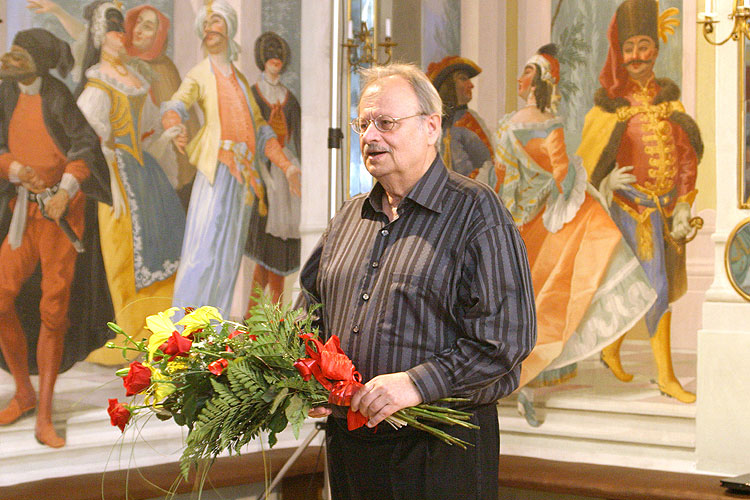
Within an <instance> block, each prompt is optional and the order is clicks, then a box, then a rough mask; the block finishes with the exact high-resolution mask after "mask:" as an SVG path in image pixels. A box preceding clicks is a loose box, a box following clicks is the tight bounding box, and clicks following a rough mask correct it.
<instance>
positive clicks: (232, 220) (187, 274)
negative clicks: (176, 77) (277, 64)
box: [162, 0, 300, 315]
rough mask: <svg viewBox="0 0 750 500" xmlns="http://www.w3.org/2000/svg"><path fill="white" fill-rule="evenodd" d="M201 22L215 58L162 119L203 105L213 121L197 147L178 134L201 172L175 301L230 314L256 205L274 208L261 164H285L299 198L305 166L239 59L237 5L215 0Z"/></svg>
mask: <svg viewBox="0 0 750 500" xmlns="http://www.w3.org/2000/svg"><path fill="white" fill-rule="evenodd" d="M195 27H196V31H197V32H198V34H199V36H200V37H201V38H202V40H203V46H204V48H205V50H206V51H207V52H208V57H207V58H206V59H204V60H203V61H202V62H201V63H199V64H198V65H197V66H195V67H194V68H193V69H191V70H190V71H189V72H188V74H187V75H186V76H185V79H184V80H183V81H182V84H181V85H180V88H179V89H178V90H177V92H176V93H175V94H174V95H173V96H172V99H171V100H170V101H168V102H166V103H163V104H162V111H163V113H162V122H163V124H164V125H165V126H166V127H167V128H169V127H172V126H174V125H178V124H182V122H183V121H184V120H186V119H187V117H188V115H187V110H188V109H190V107H191V106H192V105H193V104H194V103H195V102H197V103H198V105H199V106H200V107H201V109H202V110H203V116H204V118H205V123H204V125H203V127H202V128H201V129H200V131H199V132H198V134H197V135H196V136H195V137H194V138H193V139H192V141H191V142H190V144H187V133H182V134H180V135H179V136H178V137H177V138H176V139H175V145H177V146H178V147H179V148H180V149H182V148H184V147H185V145H187V148H186V151H187V154H188V157H189V158H190V162H191V163H192V164H193V165H195V166H196V168H197V169H198V172H197V174H196V179H195V183H194V185H193V191H192V194H191V195H190V206H189V207H188V214H187V226H186V228H185V238H184V239H183V243H182V255H181V257H180V267H179V269H178V271H177V278H176V281H175V290H174V304H175V305H176V306H178V307H184V306H192V307H196V306H201V305H211V306H215V307H218V308H219V309H221V310H222V311H223V312H224V313H225V314H227V315H228V314H229V313H230V307H231V305H232V296H233V292H234V285H235V282H236V279H237V274H238V272H239V268H240V260H241V257H242V254H243V251H244V249H245V240H246V238H247V234H248V223H249V219H250V207H251V206H253V205H255V206H256V207H257V210H258V213H259V214H260V215H261V216H265V215H266V214H267V213H268V199H267V197H266V194H265V191H264V189H263V183H262V181H261V177H260V173H261V169H265V168H267V167H268V168H278V169H281V171H282V172H283V173H284V176H285V179H286V180H287V182H288V186H289V190H290V191H291V192H292V193H294V194H295V195H296V196H299V187H300V169H299V167H298V166H296V165H294V164H293V163H292V162H291V161H290V160H289V158H287V156H286V155H285V154H284V152H283V151H282V146H281V144H280V143H279V141H278V139H277V138H276V134H275V133H274V131H273V129H272V128H271V127H270V126H269V125H268V123H267V122H266V121H265V120H264V119H263V115H262V114H261V111H260V109H259V107H258V105H257V103H256V102H255V99H254V98H253V96H252V92H251V91H250V85H249V84H248V83H247V80H246V79H245V77H244V76H243V75H242V73H240V72H239V70H238V69H237V68H236V67H235V66H234V64H233V63H232V61H234V60H235V59H236V58H237V56H238V53H239V47H238V46H237V44H236V43H235V41H234V40H233V38H234V36H235V35H236V34H237V13H236V12H235V10H234V9H233V8H232V7H231V6H230V5H229V4H228V3H227V2H226V1H224V0H214V1H213V2H209V3H208V4H207V5H204V6H203V7H201V9H200V11H199V12H198V16H197V18H196V21H195ZM267 160H270V164H269V165H267V164H266V161H267Z"/></svg>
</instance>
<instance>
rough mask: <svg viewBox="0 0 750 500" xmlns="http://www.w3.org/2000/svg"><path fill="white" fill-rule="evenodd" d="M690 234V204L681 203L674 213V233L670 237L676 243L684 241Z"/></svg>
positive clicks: (676, 206)
mask: <svg viewBox="0 0 750 500" xmlns="http://www.w3.org/2000/svg"><path fill="white" fill-rule="evenodd" d="M689 232H690V204H689V203H685V202H680V203H678V204H677V205H675V207H674V212H673V213H672V232H671V233H670V235H671V236H672V238H674V239H675V240H676V241H682V240H684V239H685V237H686V236H687V235H688V233H689Z"/></svg>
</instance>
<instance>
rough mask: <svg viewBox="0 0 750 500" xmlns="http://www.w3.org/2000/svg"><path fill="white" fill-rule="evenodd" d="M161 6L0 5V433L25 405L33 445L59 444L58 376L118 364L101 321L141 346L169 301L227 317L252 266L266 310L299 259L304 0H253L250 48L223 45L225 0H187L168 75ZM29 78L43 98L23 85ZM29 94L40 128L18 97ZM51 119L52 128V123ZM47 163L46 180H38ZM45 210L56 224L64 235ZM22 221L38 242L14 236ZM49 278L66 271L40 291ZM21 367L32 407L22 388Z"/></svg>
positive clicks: (161, 0)
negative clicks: (2, 27)
mask: <svg viewBox="0 0 750 500" xmlns="http://www.w3.org/2000/svg"><path fill="white" fill-rule="evenodd" d="M191 8H193V7H191ZM173 9H174V2H173V1H172V0H150V1H149V2H141V1H133V0H131V1H125V2H122V3H121V2H106V1H103V0H96V1H94V2H89V3H83V2H77V1H73V0H59V1H57V2H53V1H51V0H28V1H27V2H13V5H12V6H9V8H8V12H7V15H8V18H9V19H14V20H16V21H18V22H17V23H13V27H14V29H13V31H12V32H10V33H9V34H8V37H9V40H8V45H10V42H11V41H12V40H13V39H14V38H15V43H16V45H18V46H20V47H21V49H14V50H15V51H16V52H19V51H20V52H19V55H17V56H13V57H14V59H13V60H16V59H17V60H18V61H24V64H27V66H28V67H26V66H19V68H15V67H11V68H10V69H8V70H7V71H6V69H5V67H4V68H3V72H4V73H3V83H2V87H0V88H1V89H2V93H3V94H2V95H3V98H2V100H0V102H2V110H0V124H2V138H0V168H2V174H3V175H1V176H0V195H1V196H2V198H0V201H1V202H2V203H0V228H1V229H2V234H1V238H0V239H1V240H2V241H3V243H2V247H0V253H1V254H2V257H1V259H2V261H3V263H4V265H3V270H4V271H3V272H6V271H7V272H9V273H11V274H12V275H11V274H8V275H7V276H6V275H3V280H2V281H3V283H7V284H8V286H7V287H6V288H5V289H4V293H3V306H2V310H1V311H0V314H2V317H3V319H4V320H3V321H2V326H0V328H3V329H4V330H3V331H0V333H1V334H2V335H3V339H4V341H3V342H2V347H3V356H2V357H1V358H0V366H2V368H4V369H6V370H9V371H11V372H12V374H13V376H14V380H15V381H16V391H15V395H14V396H11V395H10V394H8V396H9V397H8V399H7V400H6V398H5V397H4V396H5V394H3V402H2V405H3V407H2V408H0V425H7V424H10V423H13V422H15V421H16V420H18V419H19V418H20V417H21V416H23V415H25V414H27V413H28V412H30V411H31V410H33V409H34V408H35V407H37V406H38V408H39V410H38V417H37V426H36V436H37V438H38V439H39V440H40V441H41V442H43V443H44V444H47V445H49V446H52V447H58V446H63V445H64V444H65V440H64V439H63V438H62V437H61V436H60V435H58V434H56V433H55V430H54V428H53V426H52V425H51V420H50V418H51V417H50V413H51V404H52V393H53V390H54V384H55V378H56V375H57V373H58V372H61V371H65V370H67V369H69V368H71V367H72V365H73V364H75V363H76V362H77V361H80V360H82V359H84V358H86V359H87V360H88V361H92V362H95V363H99V364H104V365H114V364H122V363H123V362H124V360H123V357H122V353H121V352H120V350H113V349H106V348H104V347H102V346H103V345H104V343H105V342H106V341H107V340H108V339H109V338H110V332H108V331H107V328H106V322H107V321H110V320H116V322H117V323H118V325H120V326H122V327H123V329H124V330H125V331H126V332H128V333H129V334H131V335H133V336H134V337H135V338H142V337H145V336H147V334H148V331H147V330H145V329H144V326H145V318H146V317H147V316H148V315H150V314H154V313H156V312H158V311H161V310H164V309H167V308H168V307H170V306H178V307H197V306H201V305H213V306H216V307H218V308H219V309H220V310H222V311H223V314H224V315H225V317H229V314H230V308H231V306H232V301H233V298H234V294H235V285H236V283H237V281H238V274H239V273H240V262H241V260H242V258H243V256H245V257H248V258H249V259H250V260H251V261H252V262H253V263H254V273H253V277H252V281H253V285H254V286H258V287H261V288H263V289H267V290H268V291H269V293H270V294H271V295H272V296H273V297H274V298H275V299H277V300H281V297H282V292H283V290H284V285H285V280H286V278H287V277H288V276H290V275H291V274H293V273H294V272H295V271H296V270H297V269H298V268H299V265H300V240H299V220H300V183H301V168H300V167H301V166H300V157H301V150H300V148H301V144H300V114H301V113H300V105H299V101H298V99H297V96H298V95H299V92H300V85H301V82H300V78H299V74H300V61H299V57H298V56H297V55H298V54H299V51H300V11H301V2H300V0H289V1H271V0H264V1H263V2H262V9H261V11H260V12H259V13H255V14H256V15H260V17H261V18H260V20H256V19H253V20H247V22H253V23H255V22H257V23H258V24H259V25H260V26H261V29H262V35H261V36H259V37H258V38H257V40H256V41H255V43H254V45H253V46H250V47H239V45H238V42H237V40H239V38H240V37H239V34H238V29H239V26H240V25H241V22H242V21H243V20H242V19H240V18H239V17H238V13H237V12H236V11H235V9H234V8H233V7H232V6H231V5H230V4H229V3H228V2H226V1H225V0H214V1H213V2H208V3H207V4H206V5H203V3H202V2H201V4H200V5H198V6H197V7H195V10H196V26H195V27H194V26H192V25H191V26H181V27H179V32H180V38H181V39H187V38H188V37H194V39H193V40H192V41H191V42H190V43H192V44H194V45H195V47H196V50H198V47H200V46H202V47H203V49H204V54H205V59H203V61H202V62H200V63H198V64H197V65H196V66H195V67H193V68H182V67H181V68H179V70H178V68H177V66H176V65H175V61H173V60H172V58H171V55H172V54H173V50H172V49H173V45H172V41H173V40H174V38H175V31H176V27H175V26H173V25H172V22H171V19H172V16H173V13H174V10H173ZM242 13H243V15H247V11H244V12H242ZM258 21H259V22H258ZM9 24H10V23H9ZM186 43H188V42H186ZM240 50H244V51H246V52H250V53H251V54H254V61H255V63H256V65H257V66H258V69H259V70H260V71H261V73H260V77H259V78H258V80H257V81H253V82H249V81H248V80H247V79H246V78H245V77H244V76H243V74H242V71H241V70H240V68H239V67H237V65H236V62H235V61H236V59H237V57H236V56H237V54H238V53H239V51H240ZM27 53H28V54H27ZM13 54H15V52H13ZM20 64H21V63H19V65H20ZM14 70H15V71H17V72H18V73H13V71H14ZM24 71H26V72H25V73H24ZM50 71H51V73H50ZM37 77H41V79H38V78H37ZM58 77H59V78H58ZM42 80H43V81H44V82H45V83H44V84H42V86H41V90H40V89H39V88H37V87H34V85H36V83H34V84H32V83H31V82H35V81H42ZM16 82H18V85H17V84H16ZM27 84H28V85H30V87H29V88H28V89H27V87H25V85H27ZM65 87H67V90H65ZM19 88H21V89H23V92H22V93H20V97H19ZM50 88H54V89H55V95H54V96H53V95H51V94H50V90H49V89H50ZM34 93H40V94H41V95H42V109H43V110H44V112H43V113H44V117H45V120H44V121H43V122H42V120H35V119H34V114H33V113H34V111H33V108H28V106H27V105H26V104H25V103H26V97H25V96H26V95H27V94H29V95H34ZM47 101H49V104H47ZM16 103H18V104H16ZM50 106H52V107H50ZM19 107H20V108H22V110H23V113H24V120H27V118H26V116H27V115H29V118H28V121H23V120H21V119H20V113H21V112H20V111H19V112H18V113H16V110H17V109H19ZM57 107H62V108H61V109H57ZM53 108H54V109H53ZM49 110H52V111H53V112H54V113H55V116H60V117H65V118H66V120H65V121H63V122H62V123H59V124H58V123H55V124H52V123H51V122H50V121H49V120H48V119H47V113H48V112H49ZM197 110H200V112H196V111H197ZM229 110H231V114H230V112H229ZM17 115H18V116H17ZM199 116H200V117H201V118H200V120H199V118H198V117H199ZM37 118H38V117H37ZM42 123H43V126H40V124H42ZM45 126H46V132H45ZM19 134H21V135H20V136H19ZM24 134H26V135H28V137H34V138H35V139H37V140H40V141H41V140H42V139H44V140H47V139H49V140H47V142H46V143H45V144H47V145H48V146H49V148H48V149H49V154H48V155H47V156H44V158H41V157H37V156H38V155H37V156H34V155H33V154H32V155H31V156H29V154H30V153H29V152H28V151H26V150H25V149H23V145H22V144H21V143H19V142H18V139H17V138H18V137H21V136H24ZM19 144H21V145H20V146H19ZM71 151H74V152H76V153H75V154H74V155H73V156H71V154H72V153H70V152H71ZM66 153H67V155H68V157H67V159H66ZM45 162H46V163H45ZM50 162H56V163H55V169H56V170H55V172H56V173H54V172H52V171H50V172H52V173H50V172H47V171H45V172H46V173H45V174H44V175H42V174H37V172H38V171H41V170H40V169H42V168H48V165H47V163H50ZM9 181H10V182H9ZM17 186H18V187H17ZM47 188H49V190H47V191H45V189H47ZM22 190H23V191H22ZM43 192H46V193H48V195H45V196H46V197H48V198H49V201H47V198H45V197H41V195H39V196H37V195H36V193H43ZM21 195H23V196H21ZM64 195H68V196H67V197H65V200H63V197H64ZM67 198H70V200H69V202H68V199H67ZM16 199H18V200H21V199H22V201H23V202H20V201H15V202H13V203H15V204H13V203H10V202H12V201H13V200H16ZM43 209H46V210H47V213H46V215H48V216H49V217H50V218H51V219H55V220H57V219H65V220H67V221H68V222H69V224H68V226H69V229H70V231H68V232H69V233H70V234H69V235H66V234H65V233H63V232H62V230H61V229H59V227H58V226H57V225H56V224H55V222H53V221H52V220H47V219H45V218H44V215H45V212H43V211H42V210H43ZM21 211H23V214H25V215H26V217H25V220H22V218H21V217H20V216H18V215H17V213H22V212H21ZM61 214H63V215H61ZM37 219H39V222H37ZM19 221H20V222H19ZM27 221H28V222H27ZM33 224H41V226H40V227H44V228H47V229H45V231H47V232H49V231H51V233H50V234H49V235H47V237H45V238H44V239H41V240H39V241H37V240H34V239H31V240H28V241H27V239H28V238H30V236H27V233H29V234H30V231H32V229H34V228H35V227H36V226H34V225H33ZM48 226H49V227H48ZM52 233H54V234H52ZM6 234H8V237H7V238H6ZM74 239H80V241H79V242H78V243H77V244H78V245H80V246H82V248H83V249H85V252H84V253H80V254H78V253H77V252H76V249H75V247H74V246H73V243H72V242H71V240H74ZM37 247H39V248H40V249H39V250H37ZM42 247H44V248H43V249H42ZM17 248H20V249H21V250H23V252H20V253H23V255H22V256H20V257H18V258H16V257H17V255H20V253H19V252H18V251H16V249H17ZM27 250H28V251H27ZM63 250H64V251H63ZM35 255H38V256H39V257H35ZM11 261H13V262H16V261H17V263H18V265H17V266H6V265H5V263H6V262H11ZM39 262H41V264H40V265H38V263H39ZM35 268H36V270H35ZM58 268H63V269H65V270H66V273H64V277H62V274H60V276H61V278H60V279H58V281H57V282H53V281H52V278H51V277H52V276H53V275H56V274H59V273H60V271H59V269H58ZM6 278H7V279H6ZM58 282H59V283H58ZM22 284H23V289H21V285H22ZM53 292H54V293H55V294H57V295H55V296H53V295H52V293H53ZM16 297H18V298H17V299H16ZM68 297H72V298H71V299H68ZM14 300H15V302H14ZM40 302H41V304H42V305H41V306H40V305H39V304H40ZM68 303H70V307H68ZM249 305H252V302H251V303H250V304H249ZM249 305H248V307H249ZM40 311H41V314H40ZM244 311H245V309H243V312H244ZM178 314H179V313H178ZM240 314H241V313H240ZM237 319H239V318H237ZM8 325H9V326H8ZM24 330H25V335H24ZM66 330H69V331H67V336H65V332H66ZM24 337H27V340H25V339H24ZM63 337H64V338H65V342H64V352H63V342H62V339H63ZM5 339H10V340H8V341H7V342H6V341H5ZM37 339H38V340H37ZM37 341H38V344H37ZM115 342H116V343H118V344H121V345H122V344H124V343H125V340H124V338H117V339H115ZM37 345H38V346H39V347H37ZM46 346H49V347H48V348H47V347H46ZM92 351H93V352H92ZM37 352H39V353H40V354H39V356H38V357H37ZM47 352H48V353H52V354H45V353H47ZM87 355H88V357H87ZM36 373H39V374H40V393H39V397H38V403H37V397H36V395H35V392H34V389H33V388H32V387H31V384H30V382H28V380H29V379H28V376H29V374H36Z"/></svg>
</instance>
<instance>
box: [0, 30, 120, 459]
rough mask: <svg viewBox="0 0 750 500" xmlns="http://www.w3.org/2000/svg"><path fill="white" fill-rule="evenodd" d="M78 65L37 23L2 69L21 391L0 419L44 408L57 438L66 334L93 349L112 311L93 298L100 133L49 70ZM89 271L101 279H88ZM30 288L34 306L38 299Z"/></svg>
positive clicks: (2, 142)
mask: <svg viewBox="0 0 750 500" xmlns="http://www.w3.org/2000/svg"><path fill="white" fill-rule="evenodd" d="M72 65H73V57H72V55H71V53H70V47H69V46H68V44H67V43H65V42H63V41H62V40H59V39H58V38H57V37H55V36H54V35H53V34H52V33H50V32H49V31H46V30H43V29H39V28H34V29H30V30H25V31H21V32H19V33H18V34H17V35H16V36H15V38H14V40H13V44H12V46H11V50H10V52H9V53H7V54H5V55H3V57H2V68H1V69H0V78H1V79H2V80H3V82H2V84H0V131H1V134H0V192H1V193H2V194H0V202H1V203H0V227H2V228H4V229H3V232H2V234H1V235H0V237H1V238H2V245H1V246H0V262H2V265H0V348H2V354H3V358H4V361H5V363H6V364H7V366H8V368H9V370H10V373H11V374H12V375H13V380H14V382H15V393H14V395H13V398H12V399H11V400H10V403H9V404H8V405H7V406H6V407H5V408H3V409H2V410H0V425H8V424H10V423H13V422H15V421H16V420H18V419H19V418H20V417H22V416H23V415H25V414H27V413H29V412H31V411H33V410H34V409H35V408H36V412H37V415H36V426H35V429H34V435H35V436H36V439H37V440H38V441H39V442H40V443H42V444H45V445H48V446H51V447H54V448H59V447H61V446H63V445H64V444H65V439H64V438H62V437H61V436H59V435H58V434H57V432H56V431H55V428H54V426H53V424H52V396H53V393H54V387H55V382H56V380H57V374H58V372H59V370H60V368H61V364H62V359H63V350H64V341H65V338H66V334H70V335H69V336H68V338H67V343H68V344H71V345H72V344H79V345H78V347H77V349H79V351H80V350H81V349H83V355H84V356H85V354H88V352H90V351H91V349H92V348H95V347H100V346H101V345H102V344H103V343H104V341H105V340H106V337H105V336H103V335H101V333H100V334H99V335H95V334H96V333H97V332H102V329H101V326H102V325H104V323H100V324H99V327H98V328H97V327H96V322H100V321H104V322H106V321H108V320H111V316H109V314H111V306H110V305H109V304H107V303H106V297H105V298H104V299H105V300H104V303H96V302H94V298H95V297H96V296H97V295H98V294H100V293H101V291H100V290H97V289H96V285H95V283H96V276H97V273H98V272H99V270H98V268H97V267H96V262H97V259H98V261H99V266H100V261H101V254H100V253H99V251H98V247H97V246H96V244H95V242H96V239H95V236H96V221H95V220H94V221H93V225H91V224H89V222H90V218H89V217H88V216H87V215H88V214H87V213H86V212H87V210H86V205H87V197H91V198H92V199H96V200H99V201H100V202H102V203H110V202H111V201H110V200H111V199H110V193H109V178H108V176H107V168H106V166H105V165H106V164H105V161H104V157H103V156H102V152H101V149H100V148H99V139H98V137H97V136H96V133H95V132H94V131H93V130H92V129H91V127H89V125H88V123H86V119H85V118H84V116H83V115H82V114H81V112H80V111H79V109H78V107H77V106H76V103H75V101H74V100H73V96H72V95H71V93H70V91H69V90H68V88H67V87H66V86H65V84H63V83H62V82H61V81H60V80H58V79H56V78H54V77H52V76H51V75H50V74H49V70H50V69H52V68H56V69H57V70H58V73H59V74H60V75H62V76H65V75H67V73H68V71H69V70H70V68H71V67H72ZM9 201H10V206H8V202H9ZM91 206H92V207H95V205H91ZM8 208H10V209H11V210H12V217H11V216H10V215H11V214H10V211H9V210H8ZM8 218H10V222H9V223H8ZM81 240H82V241H81ZM92 240H93V242H94V244H92ZM74 241H75V243H74ZM76 246H77V247H78V248H76ZM77 250H78V252H77ZM84 250H85V253H79V252H83V251H84ZM38 265H40V266H41V301H40V302H38V303H34V304H33V305H34V307H36V305H38V310H37V311H35V312H34V314H35V315H36V319H35V325H36V326H37V328H38V340H37V344H36V365H37V367H38V372H39V398H38V401H37V397H36V393H35V390H34V387H33V386H32V384H31V380H30V378H29V374H30V366H29V360H28V358H29V352H28V351H29V345H28V344H29V342H27V339H26V335H27V334H31V333H32V332H27V333H26V334H25V332H24V330H28V327H29V326H30V324H31V322H32V321H33V319H32V318H30V316H29V315H26V316H25V317H24V316H22V315H19V314H18V311H17V306H16V304H15V299H16V297H17V296H18V295H19V292H21V290H22V285H24V283H25V282H27V279H28V278H29V277H30V276H32V274H33V273H34V271H35V269H36V268H37V266H38ZM92 266H93V267H92ZM87 280H88V281H89V283H90V286H93V289H92V288H88V287H82V286H81V284H82V283H85V282H86V281H87ZM71 290H73V294H72V295H73V298H72V300H73V303H74V307H73V308H71V309H78V310H79V311H80V309H81V308H89V309H88V310H87V311H86V312H85V314H86V315H89V316H91V318H89V319H90V320H92V321H93V323H92V321H87V320H86V318H85V317H84V315H78V316H76V315H73V314H70V315H69V305H70V304H71ZM105 290H106V288H105ZM21 293H24V292H21ZM24 298H25V299H26V300H24V303H26V304H27V306H29V305H30V304H31V303H32V302H34V301H33V300H31V299H30V298H29V296H28V295H24ZM19 307H20V306H19ZM98 312H100V313H102V315H99V314H97V313H98ZM19 316H21V319H22V320H23V321H24V323H23V325H22V324H21V321H20V319H19ZM40 323H41V324H40ZM87 330H88V331H87ZM92 335H93V336H95V337H98V338H97V339H95V343H94V345H90V343H87V341H86V336H92ZM87 345H88V346H89V348H88V349H86V348H85V347H86V346H87ZM82 357H83V356H81V357H78V358H77V359H76V361H77V360H80V359H82Z"/></svg>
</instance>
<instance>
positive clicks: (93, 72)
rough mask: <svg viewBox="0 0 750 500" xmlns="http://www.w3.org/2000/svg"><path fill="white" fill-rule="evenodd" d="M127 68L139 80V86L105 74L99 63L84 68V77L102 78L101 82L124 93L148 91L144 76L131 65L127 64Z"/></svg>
mask: <svg viewBox="0 0 750 500" xmlns="http://www.w3.org/2000/svg"><path fill="white" fill-rule="evenodd" d="M128 69H129V70H130V73H131V74H132V75H134V76H135V77H136V78H138V80H140V82H141V87H140V88H137V87H132V86H130V85H125V84H124V83H122V82H120V81H117V80H115V79H114V78H112V77H111V76H109V75H107V74H105V73H103V72H102V70H101V64H98V63H97V64H95V65H93V66H91V67H90V68H89V69H87V70H86V78H89V79H90V78H96V79H97V80H102V81H103V82H105V83H107V84H109V85H111V86H112V87H114V88H115V89H117V90H119V91H120V92H122V93H123V94H125V95H130V96H137V95H141V94H145V93H147V92H148V89H149V84H148V82H147V81H146V79H145V78H143V77H142V76H141V75H140V74H138V72H137V71H136V70H135V68H133V67H132V66H130V65H128Z"/></svg>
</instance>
